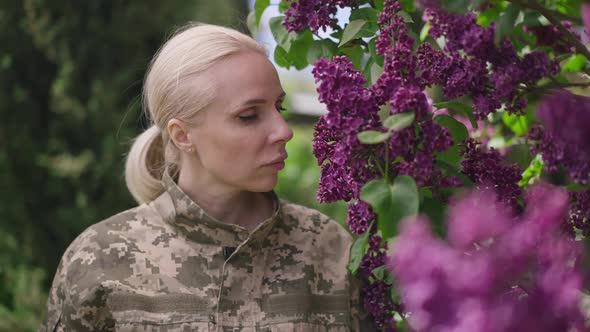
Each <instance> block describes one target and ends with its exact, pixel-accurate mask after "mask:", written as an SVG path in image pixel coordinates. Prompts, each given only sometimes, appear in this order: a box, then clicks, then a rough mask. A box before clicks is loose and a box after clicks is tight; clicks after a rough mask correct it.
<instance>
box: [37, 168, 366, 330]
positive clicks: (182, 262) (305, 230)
mask: <svg viewBox="0 0 590 332" xmlns="http://www.w3.org/2000/svg"><path fill="white" fill-rule="evenodd" d="M163 183H164V185H165V187H166V191H165V192H164V193H163V194H162V195H161V196H160V197H158V198H157V199H155V200H154V201H152V202H150V203H149V204H143V205H140V206H138V207H136V208H133V209H130V210H127V211H125V212H122V213H119V214H117V215H115V216H113V217H111V218H109V219H106V220H104V221H102V222H99V223H97V224H95V225H92V226H91V227H89V228H88V229H86V230H85V231H84V232H83V233H82V234H80V236H78V238H76V239H75V240H74V241H73V242H72V244H71V245H70V246H69V248H68V249H67V250H66V252H65V254H64V256H63V258H62V260H61V263H60V265H59V267H58V269H57V273H56V275H55V278H54V281H53V286H52V288H51V291H50V295H49V300H48V317H47V319H46V321H45V322H44V324H43V325H42V326H41V329H40V331H360V330H362V331H366V330H369V329H371V330H372V328H370V327H361V326H360V325H361V324H366V320H365V319H364V315H363V314H362V312H361V310H359V305H358V283H357V281H356V279H354V278H351V276H350V274H349V273H348V271H347V268H346V265H347V263H348V257H349V250H350V246H351V244H352V238H351V236H350V235H349V234H348V233H347V232H346V231H345V230H344V229H343V228H342V227H341V226H340V225H338V223H336V222H334V221H333V220H330V219H329V218H327V217H326V216H324V215H322V214H320V213H319V212H317V211H315V210H311V209H308V208H305V207H302V206H299V205H295V204H291V203H288V202H285V201H282V200H278V198H276V196H274V194H273V198H274V200H275V203H276V204H275V206H276V207H277V208H276V210H275V213H274V215H273V216H272V217H271V218H270V219H268V220H266V221H265V222H263V223H262V224H260V225H259V226H258V227H257V228H256V229H254V230H253V231H248V230H246V229H244V228H242V227H240V226H237V225H231V224H225V223H221V222H219V221H216V220H215V219H213V218H212V217H210V216H208V215H207V214H206V213H205V212H204V211H203V210H202V209H201V208H200V207H198V206H197V205H196V204H195V203H194V202H192V201H191V200H190V199H189V198H188V197H187V196H186V195H185V194H184V193H183V192H182V191H181V190H180V188H179V187H178V186H177V185H176V183H175V182H174V180H172V179H171V178H170V177H169V176H168V175H165V176H164V178H163ZM229 248H235V251H233V252H232V250H231V249H229ZM226 257H228V258H227V259H226ZM361 316H362V317H361Z"/></svg>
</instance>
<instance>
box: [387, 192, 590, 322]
mask: <svg viewBox="0 0 590 332" xmlns="http://www.w3.org/2000/svg"><path fill="white" fill-rule="evenodd" d="M529 194H530V195H529V196H528V197H527V203H528V204H527V210H526V211H525V213H524V214H523V215H522V217H520V218H515V217H512V216H511V210H510V209H508V208H507V207H505V206H503V205H502V204H501V203H493V202H494V196H495V193H493V192H491V191H489V190H483V191H476V192H474V193H472V194H470V195H469V196H467V197H466V198H464V199H462V200H460V201H457V202H454V204H452V205H451V207H450V213H449V222H448V242H445V241H443V240H441V239H438V238H436V237H435V236H434V235H433V234H432V232H431V231H430V229H429V227H428V222H427V221H426V220H424V219H421V218H417V219H416V220H408V221H406V223H404V225H403V229H402V232H401V234H400V236H399V237H398V238H397V239H396V241H395V242H394V243H393V248H392V249H393V250H392V252H393V255H392V257H391V259H390V261H389V267H390V269H391V270H392V272H393V273H394V276H395V278H396V281H397V283H398V286H399V289H400V293H401V296H402V299H403V301H404V307H405V308H406V309H407V311H408V312H411V315H410V316H409V321H410V324H411V325H412V328H413V329H414V330H416V331H480V332H496V331H497V332H503V331H539V332H543V331H547V332H550V331H551V332H552V331H574V330H576V331H585V328H584V325H583V324H584V317H583V314H582V312H581V310H580V307H579V296H580V289H581V286H582V274H581V273H580V266H579V264H580V255H581V248H580V247H579V245H578V244H577V242H575V241H572V240H570V239H569V238H566V237H563V236H561V232H560V231H559V226H560V224H561V221H562V218H563V217H564V213H565V210H566V206H567V195H566V194H565V193H564V192H563V191H561V190H558V189H555V188H552V187H550V186H548V185H540V186H537V187H535V188H532V189H531V191H530V192H529Z"/></svg>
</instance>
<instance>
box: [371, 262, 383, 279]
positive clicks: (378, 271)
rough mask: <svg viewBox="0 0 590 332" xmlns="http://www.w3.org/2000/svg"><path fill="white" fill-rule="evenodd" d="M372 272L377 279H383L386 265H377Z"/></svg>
mask: <svg viewBox="0 0 590 332" xmlns="http://www.w3.org/2000/svg"><path fill="white" fill-rule="evenodd" d="M371 273H372V274H373V275H374V276H375V278H377V280H383V278H384V277H385V265H381V266H379V267H376V268H375V269H373V272H371Z"/></svg>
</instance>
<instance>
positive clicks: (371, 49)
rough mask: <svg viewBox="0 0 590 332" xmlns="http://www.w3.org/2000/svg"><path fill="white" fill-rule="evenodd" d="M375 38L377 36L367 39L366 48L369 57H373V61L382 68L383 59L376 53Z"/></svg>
mask: <svg viewBox="0 0 590 332" xmlns="http://www.w3.org/2000/svg"><path fill="white" fill-rule="evenodd" d="M377 38H378V37H375V38H373V39H371V40H370V41H369V44H368V49H369V54H370V55H371V58H373V61H375V63H376V64H378V65H379V66H380V67H381V68H383V65H384V62H385V61H384V58H383V56H382V55H379V54H377V46H376V45H375V41H376V40H377Z"/></svg>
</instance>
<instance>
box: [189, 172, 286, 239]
mask: <svg viewBox="0 0 590 332" xmlns="http://www.w3.org/2000/svg"><path fill="white" fill-rule="evenodd" d="M178 186H179V187H180V189H182V191H183V192H184V193H185V194H186V195H187V196H188V197H189V198H190V199H192V200H193V202H195V203H197V205H199V206H200V207H201V208H202V209H203V210H205V212H206V213H207V214H208V215H210V216H211V217H213V218H215V219H217V220H219V221H222V222H224V223H227V224H235V225H239V226H242V227H244V228H246V229H250V230H252V229H254V228H256V226H258V224H259V223H261V222H263V221H264V220H266V219H268V218H270V216H272V214H273V213H274V206H273V202H272V199H271V198H270V197H269V196H268V195H265V194H264V193H257V192H250V191H240V190H236V189H235V188H231V187H229V186H227V185H224V184H221V183H217V182H213V181H207V180H206V179H202V178H198V177H195V176H191V172H180V174H179V177H178ZM204 188H205V189H204Z"/></svg>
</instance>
